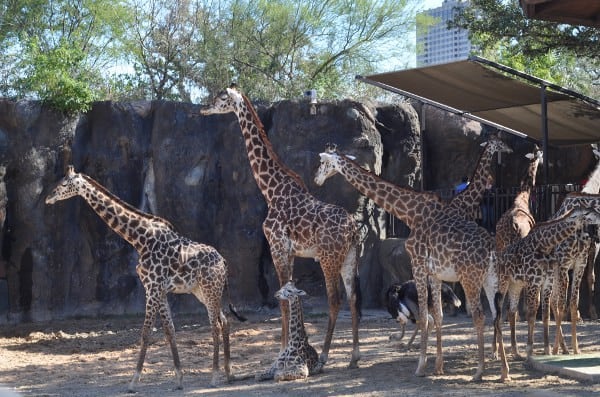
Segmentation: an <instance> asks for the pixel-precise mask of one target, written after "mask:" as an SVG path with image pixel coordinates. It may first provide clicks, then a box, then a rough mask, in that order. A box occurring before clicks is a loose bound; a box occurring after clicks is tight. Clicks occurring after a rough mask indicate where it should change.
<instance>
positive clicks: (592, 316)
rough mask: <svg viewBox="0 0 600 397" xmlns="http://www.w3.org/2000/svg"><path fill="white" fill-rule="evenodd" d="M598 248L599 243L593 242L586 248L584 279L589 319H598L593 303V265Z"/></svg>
mask: <svg viewBox="0 0 600 397" xmlns="http://www.w3.org/2000/svg"><path fill="white" fill-rule="evenodd" d="M599 248H600V244H599V243H595V242H593V243H592V244H590V249H589V250H588V257H587V264H586V274H587V277H586V280H587V287H588V302H589V305H590V309H589V315H590V320H597V319H598V312H597V311H596V304H595V303H594V295H595V293H594V291H595V288H596V273H595V270H594V265H595V264H596V257H597V256H598V249H599Z"/></svg>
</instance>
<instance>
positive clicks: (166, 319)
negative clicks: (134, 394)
mask: <svg viewBox="0 0 600 397" xmlns="http://www.w3.org/2000/svg"><path fill="white" fill-rule="evenodd" d="M159 313H160V318H161V320H162V326H163V331H164V333H165V336H166V338H167V341H168V342H169V346H170V347H171V354H172V356H173V365H174V366H175V389H177V390H181V389H183V383H182V381H183V372H182V371H181V362H180V361H179V352H178V351H177V343H176V341H175V326H174V325H173V318H172V317H171V309H170V308H169V302H168V301H167V296H166V295H164V296H163V297H162V299H161V305H160V311H159Z"/></svg>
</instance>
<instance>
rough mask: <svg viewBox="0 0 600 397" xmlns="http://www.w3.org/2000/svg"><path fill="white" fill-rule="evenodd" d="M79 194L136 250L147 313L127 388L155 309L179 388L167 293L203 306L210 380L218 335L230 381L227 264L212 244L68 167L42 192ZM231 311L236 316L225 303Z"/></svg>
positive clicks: (51, 198) (57, 196) (53, 196)
mask: <svg viewBox="0 0 600 397" xmlns="http://www.w3.org/2000/svg"><path fill="white" fill-rule="evenodd" d="M77 195H79V196H81V197H83V199H84V200H85V201H86V202H87V203H88V204H89V205H90V206H91V207H92V209H93V210H94V211H95V212H96V213H97V214H98V216H100V218H102V220H103V221H104V222H106V224H107V225H108V226H109V227H110V228H111V229H112V230H113V231H114V232H115V233H117V234H118V235H119V236H121V237H123V238H124V239H125V240H126V241H127V242H128V243H129V244H131V245H132V246H133V247H134V248H135V249H136V251H137V252H138V255H139V262H138V265H137V267H136V272H137V274H138V276H139V278H140V280H141V282H142V285H143V286H144V289H145V291H146V317H145V319H144V327H143V328H142V337H141V343H140V344H141V347H140V354H139V357H138V361H137V366H136V370H135V374H134V375H133V378H132V380H131V383H130V384H129V389H128V390H129V391H130V392H133V391H135V387H136V385H137V383H138V381H139V379H140V375H141V373H142V368H143V366H144V359H145V356H146V349H147V348H148V339H149V334H150V329H151V328H152V325H153V323H154V319H155V317H156V315H157V314H159V315H160V318H161V320H162V326H163V330H164V332H165V335H166V338H167V341H168V342H169V345H170V346H171V353H172V354H173V362H174V365H175V378H176V379H175V380H176V387H177V389H182V388H183V385H182V379H183V372H182V371H181V365H180V362H179V353H178V351H177V344H176V343H175V327H174V326H173V319H172V318H171V309H170V308H169V302H168V301H167V294H168V293H169V292H173V293H176V294H193V295H194V296H195V297H196V298H197V299H198V300H199V301H200V302H202V303H203V304H204V305H205V306H206V309H207V311H208V319H209V321H210V324H211V327H212V336H213V366H212V381H211V385H213V386H216V385H217V380H218V372H219V337H220V336H221V337H222V338H223V353H224V364H225V375H226V377H227V380H228V381H229V380H231V375H230V367H229V355H230V354H229V323H228V321H227V317H225V315H224V314H223V311H222V310H221V298H222V295H223V291H224V290H225V289H226V288H227V277H228V270H227V263H226V262H225V259H223V257H222V256H221V255H220V254H219V253H218V252H217V250H215V249H214V248H213V247H211V246H209V245H205V244H200V243H196V242H194V241H191V240H189V239H187V238H185V237H183V236H181V235H180V234H179V233H177V232H176V231H175V229H174V228H173V226H172V225H171V224H170V223H169V222H168V221H166V220H165V219H163V218H159V217H157V216H154V215H150V214H146V213H144V212H141V211H139V210H138V209H137V208H135V207H133V206H131V205H129V204H127V203H126V202H124V201H122V200H120V199H119V198H118V197H116V196H115V195H113V194H112V193H110V192H109V191H108V190H107V189H106V188H105V187H103V186H102V185H100V184H99V183H98V182H96V181H94V180H93V179H92V178H90V177H89V176H87V175H85V174H81V173H76V172H75V170H74V169H73V166H69V167H68V170H67V175H66V176H65V177H64V178H63V179H62V180H61V181H60V182H59V183H58V185H57V186H56V187H55V188H54V190H53V191H52V192H51V193H50V194H49V195H48V196H47V197H46V204H54V203H56V202H57V201H60V200H66V199H68V198H71V197H73V196H77ZM230 309H231V311H232V313H233V314H234V315H235V316H236V317H237V318H238V319H239V320H241V321H245V319H244V318H242V317H241V316H239V315H238V314H237V313H236V312H235V310H234V309H233V306H231V304H230Z"/></svg>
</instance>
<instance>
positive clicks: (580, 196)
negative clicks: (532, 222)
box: [551, 193, 600, 219]
mask: <svg viewBox="0 0 600 397" xmlns="http://www.w3.org/2000/svg"><path fill="white" fill-rule="evenodd" d="M582 205H583V206H586V207H591V206H596V207H598V206H600V194H588V193H569V194H568V195H567V197H566V198H565V199H564V200H563V202H562V203H561V204H560V208H559V209H558V210H557V211H556V212H555V213H554V214H553V215H552V218H551V219H559V218H560V217H562V216H564V215H565V214H566V213H567V212H569V211H571V210H573V209H575V208H576V207H579V206H582Z"/></svg>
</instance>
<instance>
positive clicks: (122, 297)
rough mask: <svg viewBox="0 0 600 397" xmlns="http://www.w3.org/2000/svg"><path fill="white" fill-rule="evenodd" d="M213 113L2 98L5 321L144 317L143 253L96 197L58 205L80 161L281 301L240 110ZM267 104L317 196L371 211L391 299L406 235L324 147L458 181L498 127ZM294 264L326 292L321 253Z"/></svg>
mask: <svg viewBox="0 0 600 397" xmlns="http://www.w3.org/2000/svg"><path fill="white" fill-rule="evenodd" d="M199 109H200V106H198V105H193V104H188V103H177V102H163V101H156V102H133V103H114V102H98V103H96V104H94V106H93V108H92V109H91V110H90V111H89V112H88V113H87V114H85V115H82V116H80V117H77V118H66V117H63V116H61V115H59V114H57V113H55V112H53V111H52V110H50V109H47V108H45V107H43V106H41V105H40V104H39V103H37V102H13V101H8V100H0V167H2V166H4V167H5V168H6V174H5V175H4V180H3V182H1V183H4V185H5V186H4V187H5V191H4V193H3V187H2V186H0V196H1V195H2V194H4V195H5V199H6V201H3V200H4V199H3V197H0V204H2V205H5V206H6V208H5V214H6V220H5V222H4V227H3V230H2V231H3V233H4V234H3V239H2V249H1V252H2V257H1V260H0V323H2V322H16V321H39V320H45V319H54V318H62V317H69V316H96V315H103V314H123V313H141V312H143V311H144V292H143V288H142V287H141V285H140V282H139V280H138V279H137V275H136V274H135V266H136V261H137V254H136V252H135V251H134V250H133V248H132V247H131V246H129V245H128V244H127V243H126V242H125V241H124V240H123V239H121V238H120V237H118V235H117V234H115V233H114V232H112V231H111V230H110V229H109V228H108V227H107V226H106V225H105V224H104V223H103V222H102V221H101V220H100V219H99V218H98V216H97V215H96V214H95V213H94V212H93V211H92V210H91V209H90V208H89V206H88V205H87V204H86V203H85V202H84V201H83V200H82V199H81V198H73V199H70V200H67V201H63V202H59V203H57V204H55V205H53V206H47V205H45V204H44V198H45V196H46V195H47V194H48V192H49V191H50V189H52V187H53V186H54V184H55V183H56V181H58V180H59V179H60V178H62V176H63V175H64V171H65V168H66V166H67V165H69V164H73V165H74V166H75V169H76V171H78V172H84V173H86V174H88V175H89V176H91V177H92V178H94V179H95V180H97V181H98V182H99V183H101V184H102V185H104V186H105V187H106V188H108V189H109V190H110V191H111V192H113V193H114V194H116V195H117V196H118V197H120V198H121V199H123V200H124V201H126V202H128V203H130V204H132V205H134V206H136V207H138V208H140V209H141V210H143V211H146V212H151V213H154V214H157V215H159V216H162V217H164V218H166V219H168V220H169V221H170V222H172V223H173V224H174V225H175V226H176V228H177V229H178V230H179V231H180V232H181V233H182V234H184V235H186V236H188V237H190V238H192V239H193V240H196V241H201V242H204V243H207V244H210V245H213V246H214V247H216V248H217V249H218V250H219V251H220V252H221V254H222V255H223V256H224V257H225V258H226V259H227V260H228V262H229V266H230V272H231V280H230V287H231V296H232V299H233V301H234V302H235V303H236V304H237V305H238V306H240V307H242V308H244V307H246V308H256V307H258V306H259V305H262V304H274V303H275V302H274V299H273V293H274V291H275V290H276V288H277V284H278V283H277V280H276V277H275V274H274V269H273V265H272V263H271V258H270V254H269V249H268V244H267V243H266V240H265V238H264V235H263V233H262V228H261V225H262V221H263V219H264V218H265V216H266V211H267V207H266V204H265V202H264V199H263V197H262V195H261V194H260V192H259V190H258V188H257V187H256V183H255V181H254V178H253V176H252V174H251V172H250V167H249V166H248V159H247V155H246V151H245V146H244V143H243V139H242V136H241V133H240V131H239V126H238V123H237V119H236V118H235V117H234V116H233V115H220V116H210V117H205V116H199V115H198V111H199ZM257 110H258V112H259V115H260V116H261V119H262V120H263V122H264V124H265V127H266V129H267V132H268V135H269V137H270V139H271V141H272V143H273V146H274V148H275V150H276V151H277V152H278V153H279V154H280V156H281V158H282V159H284V161H285V162H286V163H287V164H288V165H289V166H290V167H291V168H292V169H294V170H295V171H297V172H298V173H299V174H300V175H301V176H302V178H303V179H304V180H305V182H306V184H307V186H308V187H309V189H310V190H311V192H312V193H313V194H314V195H315V196H316V197H318V198H320V199H322V200H324V201H327V202H332V203H335V204H338V205H341V206H343V207H345V208H346V209H348V210H349V211H350V212H353V213H355V214H356V217H357V219H358V220H359V222H360V223H361V225H362V230H363V232H364V239H363V245H364V247H363V248H364V249H363V255H362V256H361V260H360V274H361V287H362V290H363V297H364V303H365V305H366V306H370V307H373V306H379V305H380V304H381V298H382V294H383V292H384V291H385V288H387V286H388V285H389V284H390V282H392V281H403V279H406V278H407V277H410V267H409V263H407V262H408V261H407V260H406V256H405V254H404V252H403V247H402V241H401V240H398V239H387V240H386V237H387V230H386V225H387V223H386V220H387V214H385V213H383V212H382V211H381V210H379V209H378V208H377V207H376V206H375V205H373V203H372V202H370V201H369V200H366V199H365V198H364V197H363V196H361V195H360V194H358V192H357V191H355V190H354V189H353V188H352V187H351V186H350V185H349V184H347V183H346V182H345V181H344V180H343V179H342V178H341V177H339V176H336V177H334V178H332V179H331V180H329V181H328V182H327V183H326V184H325V186H323V187H317V186H315V184H314V183H313V181H312V179H313V173H314V171H315V170H316V168H317V166H318V162H319V157H318V153H319V152H321V151H322V150H323V149H324V147H325V144H326V143H328V142H335V143H337V144H338V146H339V147H340V149H341V150H343V151H346V152H350V153H352V154H354V155H356V156H357V158H358V160H359V161H360V162H361V164H363V166H364V167H366V168H368V169H370V170H373V171H374V172H376V173H378V174H381V176H382V177H383V178H385V179H386V180H389V181H391V182H393V183H396V184H398V185H402V186H410V187H413V188H415V189H417V190H420V189H421V188H422V187H425V188H426V189H437V188H445V187H451V186H453V184H454V183H455V182H456V181H457V180H458V179H460V177H461V176H462V175H464V174H470V173H471V172H472V169H473V167H474V166H475V163H476V160H477V158H478V156H479V153H480V148H479V143H481V142H483V140H484V139H485V137H484V135H485V131H484V130H483V129H482V128H481V126H480V125H479V124H472V123H465V122H464V121H462V120H460V119H458V118H457V117H455V116H452V115H448V114H446V113H444V112H441V111H438V110H436V109H433V108H430V107H426V106H420V105H417V104H410V103H408V102H405V103H400V104H395V105H381V106H375V105H369V104H363V103H357V102H353V101H349V100H345V101H339V102H330V103H321V104H318V105H317V107H316V114H311V109H310V105H309V104H308V103H306V102H297V101H283V102H279V103H275V104H273V105H269V106H266V105H260V106H257ZM423 121H424V126H425V129H424V130H423V133H421V122H423ZM507 139H512V138H507ZM515 142H516V143H515V145H516V146H517V148H518V150H516V153H515V154H514V156H513V157H511V158H509V159H506V164H507V166H506V175H507V176H506V183H513V182H514V181H515V180H518V178H519V177H520V174H521V173H522V172H517V170H519V171H520V170H522V169H523V168H524V167H525V164H526V163H525V160H524V158H523V159H522V160H521V159H519V156H520V157H522V154H524V153H525V152H526V151H527V150H530V147H531V144H529V143H527V142H521V141H516V140H515ZM421 145H423V151H421ZM569 153H571V154H569ZM573 153H575V154H573ZM581 153H583V154H581ZM587 153H588V150H581V149H579V150H578V151H577V152H568V153H567V152H561V156H562V157H560V158H559V157H558V156H557V158H559V159H560V160H557V161H562V162H563V163H567V164H570V165H571V164H572V165H573V166H572V167H570V168H569V171H568V172H570V174H568V175H564V173H563V174H561V176H560V177H558V176H557V177H556V179H558V180H559V181H563V180H572V181H578V180H581V179H582V178H583V177H584V176H585V175H586V173H587V172H588V171H589V168H590V162H591V161H592V160H591V155H588V154H587ZM448 164H452V165H453V166H452V167H448ZM508 164H510V165H508ZM555 168H556V169H558V168H562V169H565V168H566V167H560V166H559V167H555ZM0 174H1V172H0ZM512 174H515V175H518V176H512ZM0 178H1V176H0ZM511 178H512V179H511ZM515 178H516V179H515ZM560 178H563V179H560ZM3 203H4V204H3ZM1 210H4V209H3V208H0V214H2V213H3V212H2V211H1ZM294 274H295V277H296V278H297V279H298V282H299V284H300V286H301V287H302V288H305V289H306V290H307V291H308V292H309V294H311V295H313V296H318V297H323V298H324V297H325V288H324V282H323V277H322V273H321V271H320V268H319V265H318V264H317V263H315V262H314V261H312V260H308V259H297V260H296V263H295V271H294ZM170 300H171V305H172V308H173V310H174V311H187V312H193V311H198V310H201V309H199V305H198V303H197V302H196V301H195V298H193V297H191V296H180V295H178V296H175V295H174V296H171V297H170ZM202 310H203V309H202Z"/></svg>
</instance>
